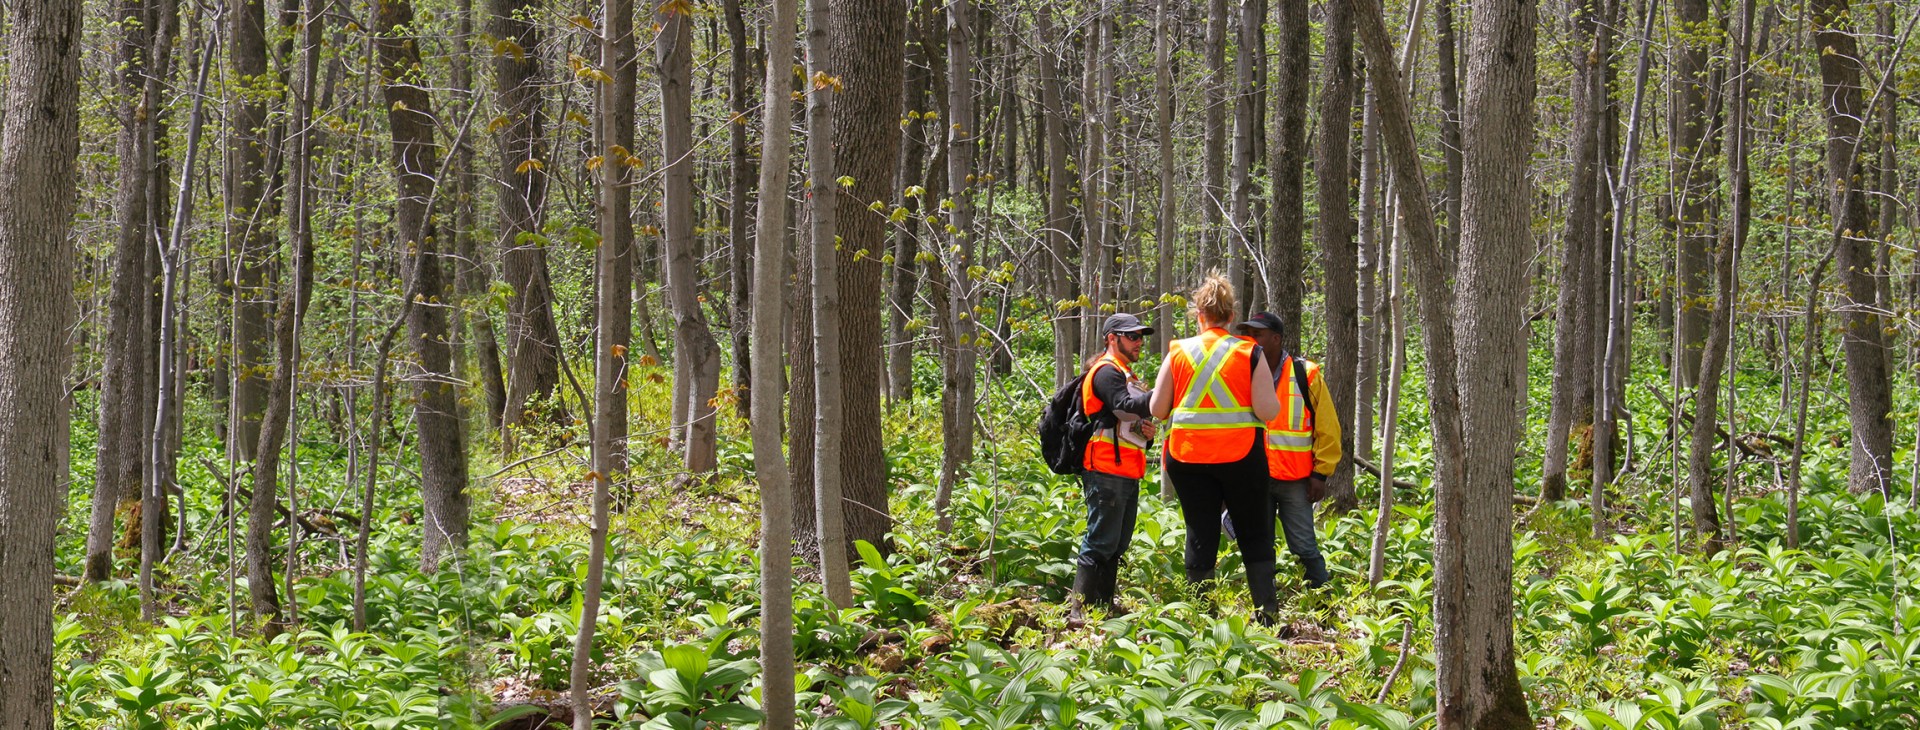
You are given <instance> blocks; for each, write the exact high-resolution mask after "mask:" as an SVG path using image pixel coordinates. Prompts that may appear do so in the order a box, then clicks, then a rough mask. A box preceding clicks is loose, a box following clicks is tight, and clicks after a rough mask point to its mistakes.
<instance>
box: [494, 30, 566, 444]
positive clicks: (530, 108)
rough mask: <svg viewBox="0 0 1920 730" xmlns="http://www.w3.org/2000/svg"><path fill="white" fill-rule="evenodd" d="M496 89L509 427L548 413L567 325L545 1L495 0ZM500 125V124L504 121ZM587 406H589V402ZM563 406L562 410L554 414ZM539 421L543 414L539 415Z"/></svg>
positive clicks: (505, 417) (505, 420)
mask: <svg viewBox="0 0 1920 730" xmlns="http://www.w3.org/2000/svg"><path fill="white" fill-rule="evenodd" d="M489 4H490V6H491V10H492V14H493V18H492V23H491V25H492V28H491V32H492V35H493V36H494V37H495V38H496V39H498V41H497V42H496V44H495V50H494V54H493V75H494V93H496V94H498V95H499V97H500V98H499V100H498V102H499V105H500V119H501V120H504V123H503V124H501V125H500V128H499V131H498V132H497V137H496V142H497V143H498V145H499V148H500V168H499V172H498V173H496V174H497V175H499V176H500V178H499V183H498V184H499V186H500V187H499V193H500V237H499V245H500V274H501V278H502V279H503V280H505V281H506V284H507V286H509V287H512V288H513V296H511V297H510V298H508V300H507V322H506V339H507V352H508V368H507V406H506V413H505V414H504V415H503V416H502V418H503V423H502V426H516V425H519V424H522V423H525V422H527V415H528V414H527V411H528V410H529V409H534V410H536V411H539V412H540V413H542V414H544V413H546V409H547V408H548V407H550V406H549V404H546V403H537V404H536V401H545V400H547V399H549V398H552V397H553V394H554V389H555V388H556V387H558V386H559V385H560V330H559V327H558V326H556V325H555V323H554V320H553V285H552V283H551V282H549V280H548V275H547V251H546V247H545V244H544V243H543V241H544V237H543V236H542V235H541V229H540V225H541V220H542V218H544V216H545V208H546V200H547V171H546V165H547V162H548V161H547V160H546V159H545V158H546V136H545V135H546V130H545V128H546V112H545V110H544V109H543V104H542V99H541V94H542V90H541V83H542V79H541V78H540V76H541V73H540V72H541V69H540V54H539V48H538V46H539V44H540V24H539V22H538V21H539V18H538V17H537V16H538V13H539V4H538V3H536V2H533V0H490V3H489ZM496 123H498V122H496ZM581 407H582V408H586V407H588V406H587V405H586V404H584V403H583V404H581ZM560 413H561V411H560V410H559V409H558V408H554V409H553V411H552V414H551V415H552V416H553V417H555V418H558V417H559V415H560ZM535 420H541V419H538V418H536V419H535Z"/></svg>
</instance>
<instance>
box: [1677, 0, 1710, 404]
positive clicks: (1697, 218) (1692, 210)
mask: <svg viewBox="0 0 1920 730" xmlns="http://www.w3.org/2000/svg"><path fill="white" fill-rule="evenodd" d="M1673 9H1674V14H1675V15H1676V16H1678V20H1679V21H1680V25H1679V26H1678V27H1676V28H1674V31H1675V32H1676V33H1677V34H1678V36H1679V38H1678V42H1677V43H1676V44H1675V49H1674V69H1673V72H1674V81H1675V86H1676V87H1678V88H1676V89H1674V103H1675V106H1676V108H1675V109H1674V110H1673V114H1672V116H1671V117H1670V120H1671V125H1672V131H1671V133H1670V136H1669V137H1668V140H1669V141H1670V143H1671V144H1672V145H1673V147H1672V150H1671V152H1670V154H1671V155H1672V157H1673V160H1672V164H1673V165H1674V173H1673V177H1674V182H1673V191H1674V195H1675V196H1676V197H1677V198H1678V199H1677V200H1675V201H1673V203H1672V204H1671V205H1672V207H1673V210H1674V212H1675V213H1677V214H1678V216H1679V217H1678V218H1677V219H1676V220H1675V222H1674V223H1675V231H1676V233H1675V241H1676V250H1677V253H1676V254H1675V262H1674V265H1675V282H1674V283H1675V289H1676V291H1675V299H1674V307H1675V309H1676V310H1678V311H1676V312H1674V323H1675V326H1676V327H1678V328H1679V347H1680V352H1679V355H1680V361H1679V362H1678V363H1676V364H1675V367H1676V368H1677V369H1678V372H1679V374H1680V378H1681V384H1682V385H1686V386H1691V385H1694V384H1695V383H1696V382H1698V381H1696V380H1694V378H1695V376H1697V375H1699V373H1700V355H1701V348H1702V346H1703V345H1704V344H1705V343H1706V339H1707V319H1708V317H1709V312H1708V309H1707V299H1708V294H1707V287H1708V286H1709V284H1710V283H1711V279H1710V278H1709V277H1710V276H1711V274H1712V267H1713V253H1712V251H1711V249H1712V248H1713V242H1714V233H1713V214H1712V210H1711V201H1712V199H1713V197H1714V196H1715V195H1716V194H1717V191H1718V190H1719V185H1718V184H1716V182H1715V181H1714V179H1713V178H1714V175H1713V168H1712V166H1711V165H1710V164H1709V161H1710V160H1711V159H1712V154H1713V150H1712V149H1711V147H1713V146H1714V144H1713V141H1712V133H1713V129H1712V127H1713V125H1714V121H1715V120H1714V119H1713V111H1712V110H1711V109H1710V108H1709V106H1708V104H1709V97H1710V96H1711V89H1712V86H1713V81H1712V79H1711V76H1712V75H1713V73H1714V71H1713V69H1712V68H1711V67H1710V65H1709V64H1710V60H1709V54H1710V53H1711V51H1712V50H1713V47H1714V46H1716V45H1718V41H1717V33H1716V32H1715V31H1717V30H1718V24H1717V23H1716V22H1715V21H1714V20H1713V17H1712V16H1713V13H1712V8H1711V7H1710V3H1709V2H1708V0H1675V1H1674V4H1673Z"/></svg>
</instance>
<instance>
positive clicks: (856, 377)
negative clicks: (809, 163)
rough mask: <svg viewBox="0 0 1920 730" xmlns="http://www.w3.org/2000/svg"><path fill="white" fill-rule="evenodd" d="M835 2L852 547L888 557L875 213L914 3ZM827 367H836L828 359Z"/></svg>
mask: <svg viewBox="0 0 1920 730" xmlns="http://www.w3.org/2000/svg"><path fill="white" fill-rule="evenodd" d="M833 2H834V7H833V17H834V25H833V29H834V32H833V33H832V37H831V38H829V39H825V40H826V41H827V43H828V50H827V61H828V62H829V64H830V68H831V69H834V70H836V71H840V72H841V73H840V79H841V81H842V82H843V83H844V86H845V91H844V92H840V93H836V94H835V99H834V102H835V103H834V107H835V109H834V118H835V120H836V123H835V124H834V126H833V134H832V140H833V147H834V158H835V159H834V170H835V171H836V172H837V173H838V174H839V175H842V176H846V177H851V178H853V181H854V182H853V185H852V186H851V187H848V188H839V189H837V190H835V191H834V195H833V196H832V197H833V199H834V200H835V201H836V202H837V203H838V205H836V206H835V207H836V208H838V211H837V215H836V225H837V230H838V232H839V235H840V252H839V253H840V268H839V272H838V274H839V276H838V277H837V279H838V282H837V284H838V286H839V294H840V304H841V312H840V314H841V319H840V343H839V344H840V353H839V363H840V376H841V378H843V381H842V382H844V383H847V384H850V385H851V386H852V387H849V388H847V389H846V390H845V392H844V393H843V394H842V395H843V398H842V400H841V403H842V409H843V413H842V416H843V419H844V421H845V429H846V430H845V434H844V436H845V439H844V441H842V443H841V464H840V466H841V468H842V470H843V475H844V478H845V485H844V495H845V497H846V498H847V500H848V501H847V503H846V505H845V508H846V515H847V519H846V526H847V540H848V542H849V543H851V542H852V541H854V540H866V541H867V542H870V543H873V545H874V547H876V548H879V549H880V550H881V551H882V552H886V551H888V550H889V549H890V547H889V543H888V541H887V537H886V536H887V531H888V530H891V529H892V528H893V518H892V516H891V515H890V513H889V511H888V507H887V483H886V462H885V460H884V455H883V453H882V451H881V449H882V448H883V444H882V442H881V433H880V411H881V409H880V398H879V395H880V388H881V378H882V376H883V374H882V373H881V372H880V368H881V352H880V301H881V300H880V298H879V297H876V296H873V294H874V292H877V291H880V252H881V251H884V250H885V248H886V234H887V218H886V216H885V215H884V214H881V213H876V212H874V211H872V210H869V209H868V206H869V204H871V203H872V202H874V201H885V200H888V199H890V198H891V197H892V191H891V190H890V189H889V188H891V187H892V182H893V175H892V174H891V173H892V171H893V163H894V160H895V159H896V155H898V154H899V149H900V88H901V73H902V68H903V67H904V66H905V63H906V5H905V4H902V3H896V2H891V1H890V0H833ZM854 69H861V72H860V73H854V72H853V70H854ZM868 70H871V72H870V73H869V72H867V71H868ZM835 187H836V188H838V186H837V185H836V186H835ZM823 352H824V351H823ZM822 361H823V362H825V361H826V359H825V356H824V354H823V355H822ZM823 372H824V370H823Z"/></svg>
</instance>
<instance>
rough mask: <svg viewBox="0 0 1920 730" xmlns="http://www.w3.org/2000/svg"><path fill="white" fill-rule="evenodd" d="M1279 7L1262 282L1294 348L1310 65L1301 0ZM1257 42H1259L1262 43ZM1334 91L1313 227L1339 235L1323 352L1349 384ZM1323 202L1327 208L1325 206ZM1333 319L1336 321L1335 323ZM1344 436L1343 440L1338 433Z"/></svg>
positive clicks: (1347, 402) (1345, 232)
mask: <svg viewBox="0 0 1920 730" xmlns="http://www.w3.org/2000/svg"><path fill="white" fill-rule="evenodd" d="M1278 10H1279V12H1278V14H1277V15H1278V17H1277V18H1276V19H1275V21H1276V23H1275V24H1276V25H1277V27H1278V31H1279V34H1280V53H1279V56H1280V62H1279V69H1278V71H1279V73H1278V75H1277V76H1276V79H1277V81H1278V84H1277V87H1276V89H1275V91H1274V95H1273V123H1274V127H1275V129H1274V144H1273V151H1272V155H1273V162H1272V164H1271V165H1270V166H1269V168H1268V173H1269V174H1271V175H1272V176H1273V238H1272V239H1271V240H1270V241H1268V242H1267V276H1266V278H1267V282H1268V286H1270V287H1271V290H1270V294H1269V299H1270V300H1271V301H1269V302H1268V304H1269V306H1270V307H1271V308H1272V310H1273V313H1274V314H1278V315H1280V321H1282V322H1285V323H1287V330H1286V333H1285V337H1284V338H1283V339H1284V340H1285V341H1286V343H1287V350H1288V351H1289V352H1300V340H1301V336H1302V334H1303V333H1304V332H1305V331H1306V327H1307V323H1306V319H1305V318H1304V317H1302V316H1301V313H1302V311H1303V309H1302V307H1301V300H1302V299H1303V298H1304V297H1305V296H1306V284H1305V279H1304V277H1303V276H1302V274H1303V272H1304V268H1305V266H1306V258H1307V255H1306V241H1305V239H1304V236H1305V231H1306V214H1307V211H1306V200H1307V196H1306V167H1307V155H1308V154H1309V152H1308V150H1307V96H1308V94H1307V87H1308V85H1309V84H1311V83H1312V82H1313V81H1312V80H1313V73H1312V69H1311V65H1310V64H1309V62H1308V57H1309V55H1310V54H1311V48H1312V44H1313V39H1312V37H1311V33H1310V32H1309V30H1310V29H1309V27H1308V20H1307V0H1279V8H1278ZM1340 12H1342V11H1341V10H1335V9H1333V8H1332V6H1329V7H1328V11H1327V14H1328V17H1329V18H1332V17H1333V15H1334V14H1336V13H1340ZM1342 22H1344V21H1342ZM1350 30H1351V29H1350V28H1348V29H1341V30H1334V29H1332V28H1331V27H1330V28H1329V29H1328V35H1329V36H1330V37H1332V36H1339V35H1344V36H1345V39H1344V42H1346V43H1348V44H1349V45H1348V50H1349V52H1350V51H1351V43H1352V39H1353V36H1352V34H1351V32H1350ZM1255 31H1260V28H1258V27H1256V28H1255ZM1334 40H1335V41H1336V42H1340V41H1341V39H1340V38H1335V39H1334ZM1262 47H1264V45H1263V46H1262ZM1335 52H1337V51H1332V52H1329V54H1328V58H1332V55H1333V53H1335ZM1327 66H1328V68H1329V69H1331V68H1332V67H1334V66H1341V67H1344V69H1345V72H1346V75H1347V77H1349V78H1351V77H1352V75H1353V66H1352V63H1351V61H1348V62H1346V63H1341V62H1340V61H1337V60H1334V61H1330V62H1329V63H1328V64H1327ZM1331 73H1334V71H1332V70H1329V71H1327V72H1326V74H1322V75H1323V76H1326V75H1327V74H1331ZM1260 76H1261V77H1262V78H1264V77H1265V76H1266V74H1265V73H1262V74H1260ZM1327 78H1328V79H1329V81H1330V80H1331V77H1330V76H1327ZM1335 93H1336V94H1338V95H1341V96H1343V97H1344V98H1341V99H1338V100H1335V101H1326V100H1322V102H1321V105H1320V108H1321V113H1322V115H1323V116H1325V115H1328V114H1331V115H1332V119H1333V124H1332V125H1331V126H1329V125H1328V124H1327V123H1325V122H1323V123H1322V124H1321V131H1322V133H1323V134H1322V136H1321V139H1320V144H1321V145H1325V144H1327V139H1326V138H1327V136H1329V135H1331V136H1338V137H1340V140H1339V141H1338V142H1337V143H1336V144H1338V146H1339V150H1338V152H1339V157H1338V162H1337V163H1336V162H1335V161H1334V160H1333V159H1332V158H1325V157H1321V156H1316V157H1315V161H1314V164H1315V166H1316V167H1317V168H1318V167H1321V166H1322V164H1323V163H1324V164H1325V165H1326V166H1325V167H1324V168H1322V169H1320V170H1318V172H1319V173H1320V178H1319V180H1320V185H1319V188H1320V190H1321V191H1322V192H1321V193H1320V195H1321V196H1322V197H1321V198H1320V199H1319V201H1318V202H1319V203H1320V210H1321V214H1320V226H1318V227H1316V228H1321V227H1329V224H1330V227H1331V228H1333V229H1334V232H1335V233H1337V234H1338V235H1339V236H1340V238H1341V240H1340V241H1338V242H1335V245H1336V246H1337V248H1338V254H1339V256H1341V257H1342V259H1341V261H1340V262H1338V263H1337V264H1335V266H1336V267H1337V268H1338V270H1339V271H1340V272H1341V273H1340V274H1335V273H1334V269H1328V270H1327V282H1328V283H1327V296H1328V300H1327V302H1328V308H1327V310H1328V311H1327V319H1328V323H1329V324H1328V326H1329V329H1328V333H1329V335H1330V336H1334V335H1333V333H1334V332H1336V331H1338V332H1339V333H1340V334H1339V335H1338V337H1340V339H1339V340H1332V339H1329V340H1328V342H1327V345H1328V350H1327V353H1326V359H1327V362H1328V364H1329V365H1332V364H1335V363H1338V367H1339V368H1341V369H1344V370H1346V371H1347V372H1346V373H1344V374H1342V373H1341V372H1340V370H1330V371H1329V374H1331V375H1334V380H1333V381H1332V382H1334V383H1336V384H1343V385H1351V384H1352V383H1353V375H1352V372H1351V371H1352V364H1351V363H1352V362H1353V359H1352V358H1353V351H1354V349H1355V348H1354V345H1353V335H1352V334H1351V333H1352V332H1353V331H1354V330H1353V328H1354V327H1357V324H1350V323H1357V320H1355V319H1353V317H1354V315H1353V314H1352V311H1353V310H1352V307H1353V304H1352V301H1353V234H1352V232H1351V231H1352V230H1353V225H1352V223H1351V222H1350V218H1349V216H1350V215H1351V214H1350V213H1348V212H1347V185H1348V182H1347V172H1346V163H1347V140H1348V139H1349V138H1351V137H1352V135H1353V122H1352V119H1353V112H1352V98H1351V97H1350V96H1346V95H1347V94H1350V93H1351V92H1349V91H1345V90H1340V91H1336V92H1335ZM1336 127H1337V128H1338V132H1337V133H1335V132H1333V130H1334V129H1335V128H1336ZM1329 152H1331V150H1329ZM1335 165H1337V166H1338V167H1337V169H1336V168H1335V167H1334V166H1335ZM1327 170H1334V171H1335V174H1334V175H1332V176H1329V175H1327V174H1326V171H1327ZM1333 188H1338V189H1339V192H1338V193H1337V196H1338V200H1333V199H1330V198H1327V197H1325V196H1327V195H1330V194H1336V193H1334V192H1333V190H1332V189H1333ZM1329 206H1333V207H1332V208H1330V207H1329ZM1333 217H1337V218H1339V220H1337V221H1335V220H1330V218H1333ZM1315 233H1316V238H1320V236H1319V234H1320V231H1318V230H1316V231H1315ZM1320 240H1321V241H1322V242H1323V243H1322V245H1323V246H1324V245H1325V242H1329V241H1332V239H1327V238H1320ZM1322 250H1323V251H1324V250H1325V249H1324V248H1323V249H1322ZM1321 260H1322V261H1323V262H1325V261H1329V260H1330V259H1328V258H1326V256H1325V254H1324V253H1323V255H1322V259H1321ZM1336 280H1338V281H1339V282H1340V283H1339V284H1334V283H1333V282H1334V281H1336ZM1336 310H1337V311H1336ZM1336 319H1338V320H1340V321H1339V322H1338V323H1335V320H1336ZM1333 392H1334V393H1335V394H1336V395H1335V396H1334V405H1335V407H1336V410H1338V411H1339V413H1340V422H1341V423H1350V422H1351V421H1350V420H1348V419H1350V418H1351V417H1352V416H1353V402H1352V399H1351V398H1343V397H1342V396H1341V395H1339V394H1341V393H1347V392H1350V391H1349V389H1347V388H1340V387H1336V388H1334V389H1333ZM1342 440H1349V439H1347V437H1346V435H1345V434H1343V435H1342ZM1341 463H1342V465H1343V468H1344V470H1345V472H1346V473H1345V475H1344V479H1335V480H1334V481H1331V482H1329V486H1330V487H1331V488H1332V489H1333V492H1332V494H1334V495H1336V496H1337V495H1338V494H1339V493H1340V491H1341V487H1340V486H1339V484H1338V483H1337V482H1341V481H1344V482H1345V483H1346V485H1347V487H1346V491H1349V492H1350V491H1352V479H1353V470H1352V467H1351V466H1350V465H1347V462H1346V461H1345V460H1342V462H1341ZM1335 476H1336V477H1341V476H1342V475H1340V474H1336V475H1335Z"/></svg>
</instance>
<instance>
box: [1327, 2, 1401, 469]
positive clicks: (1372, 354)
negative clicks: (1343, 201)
mask: <svg viewBox="0 0 1920 730" xmlns="http://www.w3.org/2000/svg"><path fill="white" fill-rule="evenodd" d="M1347 12H1348V21H1347V23H1348V25H1349V27H1351V25H1352V22H1353V21H1352V15H1351V14H1352V12H1353V11H1352V6H1351V3H1349V5H1348V10H1347ZM1330 17H1331V16H1330ZM1355 76H1356V80H1359V79H1358V78H1357V77H1359V76H1360V73H1359V71H1358V69H1356V73H1355ZM1360 88H1361V89H1362V90H1363V91H1362V92H1361V97H1362V98H1363V99H1364V102H1363V103H1362V104H1361V106H1362V110H1361V122H1360V150H1359V155H1358V157H1359V158H1360V164H1359V168H1360V204H1359V209H1360V219H1359V221H1358V226H1357V227H1358V229H1359V239H1360V245H1359V254H1360V265H1359V272H1360V295H1359V296H1360V313H1361V314H1362V315H1363V317H1362V319H1361V320H1360V343H1359V372H1358V374H1357V375H1356V376H1355V377H1354V385H1355V390H1354V402H1353V411H1354V413H1353V432H1354V450H1353V453H1354V457H1355V458H1362V459H1370V458H1372V457H1373V451H1374V449H1373V416H1374V404H1375V403H1378V402H1379V401H1380V400H1381V398H1380V396H1379V394H1380V392H1381V388H1382V387H1384V381H1383V380H1382V379H1381V377H1380V371H1381V368H1382V366H1383V363H1382V357H1383V354H1382V353H1384V352H1385V351H1386V349H1387V347H1386V336H1387V331H1386V330H1387V328H1386V327H1385V326H1383V323H1384V322H1385V321H1386V317H1387V296H1388V291H1387V290H1386V289H1385V288H1384V286H1385V284H1384V283H1383V282H1382V281H1381V272H1382V271H1383V270H1384V271H1388V272H1391V269H1383V267H1382V266H1381V261H1382V260H1384V259H1387V258H1389V257H1390V253H1389V252H1388V251H1386V250H1385V249H1384V248H1383V247H1382V246H1381V245H1380V241H1379V235H1378V233H1377V232H1378V231H1379V230H1380V225H1379V221H1378V218H1379V217H1380V213H1379V210H1380V120H1379V119H1378V118H1377V117H1378V116H1379V114H1378V112H1377V111H1376V110H1375V107H1374V103H1373V95H1372V93H1371V92H1369V91H1364V89H1366V86H1365V84H1364V83H1362V84H1360ZM1388 276H1391V273H1389V274H1388ZM1386 364H1390V363H1386Z"/></svg>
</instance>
